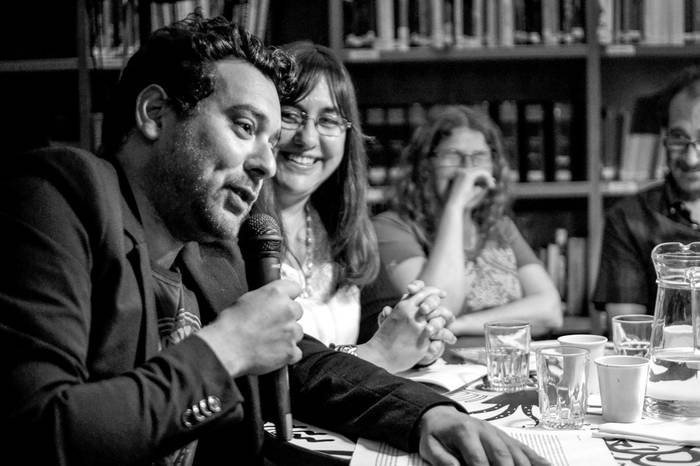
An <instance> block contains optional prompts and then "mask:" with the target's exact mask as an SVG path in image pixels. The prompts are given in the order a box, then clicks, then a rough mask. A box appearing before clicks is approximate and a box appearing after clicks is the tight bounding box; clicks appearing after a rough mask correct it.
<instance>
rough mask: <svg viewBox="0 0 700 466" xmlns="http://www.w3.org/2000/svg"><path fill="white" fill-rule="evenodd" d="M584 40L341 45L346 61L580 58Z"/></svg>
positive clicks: (582, 52) (584, 50)
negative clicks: (397, 46) (442, 46)
mask: <svg viewBox="0 0 700 466" xmlns="http://www.w3.org/2000/svg"><path fill="white" fill-rule="evenodd" d="M586 53H587V49H586V45H585V44H574V45H562V46H537V45H522V46H515V47H481V48H462V49H456V48H446V49H442V50H438V49H434V48H431V47H415V48H411V49H409V50H406V51H401V50H375V49H343V50H342V51H341V54H342V57H343V60H345V61H346V62H349V63H377V62H380V63H399V62H414V63H415V62H445V61H484V60H537V59H540V60H566V59H584V58H585V57H586Z"/></svg>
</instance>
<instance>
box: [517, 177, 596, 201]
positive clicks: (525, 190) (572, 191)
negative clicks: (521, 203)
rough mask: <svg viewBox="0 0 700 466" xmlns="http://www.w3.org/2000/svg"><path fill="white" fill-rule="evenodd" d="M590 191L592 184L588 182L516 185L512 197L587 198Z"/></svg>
mask: <svg viewBox="0 0 700 466" xmlns="http://www.w3.org/2000/svg"><path fill="white" fill-rule="evenodd" d="M590 191H591V184H590V183H589V182H587V181H556V182H542V183H516V184H514V185H513V186H512V187H511V195H512V196H513V197H514V198H516V199H552V198H561V197H568V198H577V197H587V196H588V194H589V193H590Z"/></svg>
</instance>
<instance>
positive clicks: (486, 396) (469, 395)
mask: <svg viewBox="0 0 700 466" xmlns="http://www.w3.org/2000/svg"><path fill="white" fill-rule="evenodd" d="M447 395H448V396H449V397H450V398H452V399H454V400H455V401H457V402H459V403H461V404H462V405H463V406H464V407H465V408H466V409H467V410H468V411H469V413H470V414H471V415H473V416H475V417H477V418H479V419H482V420H485V421H488V422H492V423H494V424H497V425H500V426H504V427H515V428H518V427H521V428H538V425H539V422H540V420H539V415H540V413H539V408H538V406H537V390H536V389H535V386H534V384H533V385H532V386H531V387H528V388H526V389H524V390H521V391H517V392H514V393H497V392H492V391H488V390H487V389H486V387H485V386H484V384H483V382H476V383H474V384H472V385H470V386H467V387H464V388H461V389H458V390H455V391H453V392H450V393H448V394H447ZM602 423H603V420H602V416H601V414H600V408H599V407H595V406H593V407H591V408H590V409H589V413H588V414H587V416H586V419H585V423H584V426H583V429H584V430H590V431H596V430H597V428H598V425H600V424H602ZM267 430H268V433H269V434H272V433H273V432H274V427H272V426H271V425H268V426H267ZM604 441H605V443H606V444H607V446H608V448H609V449H610V451H611V452H612V454H613V456H614V458H615V459H616V460H617V462H618V463H619V464H620V465H623V466H627V465H644V466H654V465H677V466H685V465H696V466H700V448H698V447H695V448H693V447H685V446H678V445H661V444H655V443H645V442H637V441H632V440H626V439H605V440H604ZM291 443H292V445H293V447H294V448H296V449H299V450H312V451H314V452H317V453H320V454H321V455H329V456H328V458H329V464H333V463H334V464H348V463H349V461H350V458H351V457H352V452H353V450H354V447H355V444H354V442H353V441H352V440H350V439H347V438H345V437H342V436H339V435H337V434H334V433H331V432H328V431H326V430H324V429H320V428H317V427H315V426H311V425H309V424H305V423H300V422H295V425H294V439H293V440H292V442H291ZM331 459H332V460H331Z"/></svg>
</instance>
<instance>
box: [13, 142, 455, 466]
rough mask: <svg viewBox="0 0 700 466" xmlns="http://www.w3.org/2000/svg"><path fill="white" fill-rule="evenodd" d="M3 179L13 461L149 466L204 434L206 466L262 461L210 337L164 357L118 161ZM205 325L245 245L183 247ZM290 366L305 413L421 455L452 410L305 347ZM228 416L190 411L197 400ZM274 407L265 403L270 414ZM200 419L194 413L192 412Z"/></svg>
mask: <svg viewBox="0 0 700 466" xmlns="http://www.w3.org/2000/svg"><path fill="white" fill-rule="evenodd" d="M8 165H9V169H8V170H7V171H5V172H4V173H5V174H4V175H3V176H2V179H1V180H0V224H1V225H2V227H1V228H0V245H1V246H0V247H2V249H3V251H2V254H0V257H2V258H3V264H2V266H1V267H0V270H1V272H0V370H2V373H3V374H4V375H3V377H4V378H5V380H4V381H3V382H2V383H0V396H1V397H2V399H3V400H6V406H5V409H3V410H2V414H0V425H2V426H3V430H4V431H6V432H2V435H0V438H1V439H2V440H0V445H2V447H4V449H3V451H15V452H18V451H19V452H22V454H21V455H20V457H22V459H23V462H26V463H27V464H71V465H73V464H91V465H96V464H115V465H116V464H118V465H124V464H147V463H150V462H152V461H153V460H154V459H156V458H158V457H160V456H163V455H165V454H167V453H168V452H170V451H172V450H173V449H175V448H178V447H181V446H183V445H185V444H187V443H189V442H191V441H192V440H194V439H199V445H198V448H197V459H196V460H197V461H198V462H202V463H204V462H206V464H213V463H214V462H221V463H226V464H236V463H237V464H251V463H252V462H253V460H254V458H259V450H258V448H259V438H260V435H261V431H260V426H259V425H257V423H256V422H254V421H253V420H251V416H249V415H248V412H246V409H244V399H245V398H248V397H249V396H250V393H249V390H250V382H251V380H252V379H251V378H249V377H242V378H238V379H236V380H232V379H231V378H230V377H229V376H228V375H227V373H226V371H225V370H224V368H223V366H222V365H221V363H220V362H219V360H218V359H217V357H216V356H215V355H214V353H213V352H212V351H211V350H210V349H209V347H208V345H207V344H206V343H204V341H203V340H201V339H200V338H198V337H196V336H192V337H189V338H187V339H185V340H183V341H182V342H180V343H179V344H177V345H174V346H171V347H168V348H166V349H164V350H162V351H158V329H157V322H156V312H155V300H154V296H153V291H152V286H151V269H150V263H149V260H148V251H147V249H146V243H145V238H144V232H143V228H142V226H141V223H140V220H139V215H138V211H137V209H136V206H135V203H134V202H133V197H132V194H131V191H130V189H129V187H128V183H127V181H126V179H125V178H124V177H123V176H119V169H118V167H117V168H115V166H113V165H112V164H110V163H108V162H106V161H104V160H102V159H98V158H96V157H95V156H93V155H92V154H89V153H87V152H84V151H80V150H77V149H69V148H60V149H56V148H54V149H45V150H40V151H36V152H33V153H31V154H27V155H24V156H22V157H18V158H16V159H12V160H11V161H10V163H9V164H8ZM183 259H184V262H185V265H186V268H185V269H186V270H184V271H183V281H184V282H185V285H186V286H187V287H188V288H190V289H191V290H192V291H194V293H195V294H196V295H197V297H198V300H199V305H200V312H201V316H202V321H203V323H204V324H206V323H207V322H210V321H212V320H213V319H214V318H215V317H216V314H217V312H218V311H219V310H221V309H223V308H224V307H226V306H229V305H231V304H232V303H234V302H235V300H236V299H237V298H238V296H240V295H241V294H242V293H243V292H245V290H246V289H247V285H246V283H245V276H244V273H243V271H242V270H243V268H242V261H241V258H240V251H238V249H237V247H236V245H235V244H215V245H208V246H205V247H202V248H200V247H198V246H197V245H196V244H188V245H187V246H186V249H185V251H184V252H183ZM300 347H301V348H302V351H303V353H304V357H303V359H302V361H300V362H299V363H298V364H296V365H294V366H293V367H291V368H290V384H291V397H292V410H293V413H294V415H295V417H296V418H298V419H301V420H304V421H306V422H311V423H314V424H316V425H319V426H321V427H326V428H330V429H333V430H336V431H338V432H340V433H343V434H345V435H348V436H350V437H356V436H363V437H367V438H375V439H381V440H386V441H389V442H391V443H393V444H394V445H396V446H398V447H400V448H403V449H406V450H416V449H417V447H418V441H417V440H418V432H417V430H416V425H417V421H418V419H419V418H420V415H421V414H422V413H423V412H424V411H425V410H426V409H427V408H429V407H431V406H434V405H435V404H444V403H450V401H449V400H448V399H447V398H444V397H442V396H440V395H438V394H437V393H435V392H433V391H431V390H429V389H427V388H424V387H422V386H420V385H418V384H415V383H411V382H408V381H406V380H404V379H401V378H397V377H394V376H391V375H389V374H388V373H386V372H385V371H383V370H381V369H379V368H377V367H375V366H373V365H371V364H369V363H366V362H364V361H362V360H360V359H357V358H354V357H352V356H349V355H346V354H340V353H335V352H333V351H330V350H328V348H326V347H325V346H324V345H322V344H321V343H319V342H318V341H316V340H314V339H312V338H310V337H305V338H304V340H303V341H302V343H301V344H300ZM217 402H218V403H219V404H220V406H221V410H220V412H218V413H215V412H212V411H211V410H203V412H206V413H210V414H207V415H206V416H203V415H202V416H198V417H197V418H198V419H196V420H195V422H191V421H192V420H193V416H192V415H191V410H192V409H193V406H197V407H198V406H202V404H204V405H205V406H211V405H212V404H216V403H217ZM273 403H274V401H273V400H270V399H269V398H266V397H265V394H263V399H262V406H263V409H264V408H265V407H266V406H267V407H269V406H273ZM188 410H189V411H188Z"/></svg>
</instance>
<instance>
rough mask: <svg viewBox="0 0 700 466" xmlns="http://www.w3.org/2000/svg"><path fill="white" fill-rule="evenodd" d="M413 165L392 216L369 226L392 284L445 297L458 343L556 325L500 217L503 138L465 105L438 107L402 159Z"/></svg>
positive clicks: (520, 245) (538, 275) (552, 306)
mask: <svg viewBox="0 0 700 466" xmlns="http://www.w3.org/2000/svg"><path fill="white" fill-rule="evenodd" d="M403 162H404V166H406V167H410V170H409V171H408V173H406V175H405V177H404V178H403V179H401V180H400V181H399V183H398V185H397V192H396V195H395V196H394V199H395V200H396V202H395V203H394V204H393V206H392V209H391V210H389V211H386V212H383V213H381V214H379V215H378V216H376V217H375V218H374V219H373V223H374V226H375V229H376V232H377V237H378V240H379V251H380V255H381V259H382V264H383V265H382V266H383V267H385V269H386V270H385V272H386V273H387V275H388V276H389V280H390V281H391V282H392V283H393V284H394V285H395V286H397V287H399V288H401V287H405V286H406V285H407V284H408V283H410V282H412V281H413V280H416V279H419V280H422V281H423V282H424V283H425V284H427V285H430V286H435V287H437V288H439V289H442V290H444V291H445V293H446V298H445V299H444V305H445V307H447V308H448V309H449V310H450V311H452V312H453V313H454V314H455V316H456V320H455V321H454V322H453V323H452V324H451V325H450V326H449V328H450V329H451V330H452V331H453V332H454V333H455V334H456V335H465V334H482V333H483V325H484V323H486V322H489V321H494V320H523V321H528V322H530V323H531V324H532V326H533V330H534V332H535V333H537V331H538V330H541V331H544V330H547V329H551V328H556V327H560V326H561V325H562V313H561V299H560V297H559V294H558V292H557V290H556V287H555V286H554V283H553V282H552V280H551V279H550V277H549V275H548V274H547V272H546V270H545V268H544V267H543V266H542V264H541V263H540V261H539V260H538V259H537V257H536V256H535V254H534V252H533V251H532V249H531V248H530V246H529V245H528V244H527V243H526V242H525V240H524V239H523V237H522V235H521V234H520V232H519V231H518V229H517V227H516V226H515V224H514V223H513V221H512V220H511V219H510V218H509V217H508V216H507V215H506V214H505V209H506V204H507V195H506V184H507V183H506V182H507V171H508V165H507V162H506V158H505V156H504V152H503V145H502V142H501V135H500V131H499V130H498V128H497V127H496V125H495V124H494V123H493V122H491V120H489V118H488V117H487V116H485V115H483V114H481V113H480V112H478V111H476V110H473V109H471V108H468V107H465V106H447V107H436V108H435V109H433V111H431V112H430V114H429V116H428V120H427V122H426V123H425V124H424V125H422V126H421V127H419V128H417V129H416V131H415V133H414V135H413V138H412V140H411V142H410V144H409V146H408V147H407V148H406V150H405V151H404V160H403Z"/></svg>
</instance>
